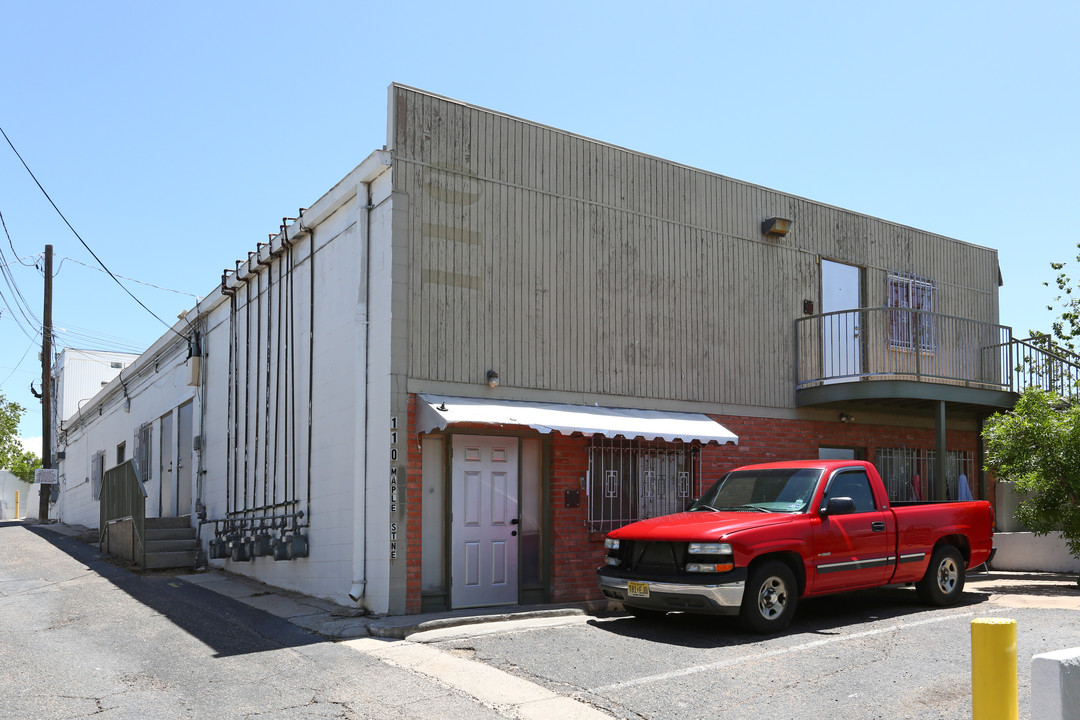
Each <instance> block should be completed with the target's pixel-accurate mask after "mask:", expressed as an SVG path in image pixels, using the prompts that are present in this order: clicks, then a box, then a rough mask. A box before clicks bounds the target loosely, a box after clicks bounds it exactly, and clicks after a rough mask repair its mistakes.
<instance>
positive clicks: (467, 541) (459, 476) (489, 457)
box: [450, 435, 520, 608]
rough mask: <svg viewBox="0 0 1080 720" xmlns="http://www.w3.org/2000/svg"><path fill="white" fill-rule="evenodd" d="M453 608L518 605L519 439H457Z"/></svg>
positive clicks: (453, 520)
mask: <svg viewBox="0 0 1080 720" xmlns="http://www.w3.org/2000/svg"><path fill="white" fill-rule="evenodd" d="M452 468H453V469H452V481H453V487H452V488H451V494H452V496H453V500H452V503H451V505H452V511H453V516H452V518H451V523H450V525H451V541H450V542H451V562H450V569H451V581H450V604H451V606H452V607H455V608H460V607H479V606H483V605H513V604H516V603H517V601H518V530H519V528H520V526H519V524H518V440H517V438H503V437H481V436H473V435H455V436H454V458H453V464H452Z"/></svg>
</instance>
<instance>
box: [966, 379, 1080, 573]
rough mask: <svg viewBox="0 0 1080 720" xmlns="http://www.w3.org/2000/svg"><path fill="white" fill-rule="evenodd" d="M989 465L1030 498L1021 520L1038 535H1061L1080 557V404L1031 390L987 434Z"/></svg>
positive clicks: (1021, 510) (995, 420) (1022, 505)
mask: <svg viewBox="0 0 1080 720" xmlns="http://www.w3.org/2000/svg"><path fill="white" fill-rule="evenodd" d="M983 440H984V441H985V442H986V466H987V470H989V471H991V472H993V473H994V474H995V475H996V476H997V477H998V478H999V479H1001V480H1009V481H1012V482H1014V483H1016V489H1017V490H1018V491H1020V492H1022V493H1024V492H1030V493H1031V496H1030V498H1029V499H1027V500H1025V501H1023V502H1022V503H1020V506H1019V507H1018V508H1017V511H1016V517H1017V518H1018V519H1019V520H1020V521H1021V522H1023V523H1024V524H1025V525H1027V526H1028V527H1029V528H1031V530H1032V531H1033V532H1034V533H1035V534H1036V535H1046V534H1047V533H1050V532H1054V531H1060V532H1061V534H1062V536H1063V537H1064V538H1065V540H1066V541H1067V542H1068V545H1069V552H1070V553H1072V555H1073V556H1074V557H1076V558H1080V405H1075V404H1071V403H1067V402H1065V401H1064V400H1062V399H1061V398H1059V397H1058V396H1056V395H1054V394H1053V393H1050V392H1047V391H1045V390H1039V389H1037V388H1029V389H1027V390H1025V391H1024V393H1023V394H1022V395H1021V396H1020V400H1019V401H1018V402H1017V403H1016V406H1015V407H1014V408H1013V409H1012V410H1010V411H1008V412H1004V413H997V414H996V415H994V416H993V417H991V418H990V419H989V420H988V421H987V422H986V426H985V428H984V430H983Z"/></svg>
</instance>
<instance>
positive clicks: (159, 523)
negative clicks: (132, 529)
mask: <svg viewBox="0 0 1080 720" xmlns="http://www.w3.org/2000/svg"><path fill="white" fill-rule="evenodd" d="M186 527H191V516H190V515H182V516H181V517H156V518H146V528H147V529H149V528H186Z"/></svg>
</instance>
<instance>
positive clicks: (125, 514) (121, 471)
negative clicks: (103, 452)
mask: <svg viewBox="0 0 1080 720" xmlns="http://www.w3.org/2000/svg"><path fill="white" fill-rule="evenodd" d="M99 497H100V500H101V502H100V510H99V519H100V524H99V525H98V528H99V531H98V532H99V536H98V539H99V542H101V541H104V539H105V537H107V535H108V533H107V528H108V527H109V526H111V525H115V524H116V523H118V522H121V521H124V520H130V521H131V527H132V544H131V547H132V555H133V557H132V558H131V560H132V562H137V561H138V560H141V563H140V564H141V566H142V567H146V543H145V542H144V540H143V537H144V536H145V535H146V487H145V485H144V484H143V481H142V477H141V475H140V473H139V468H138V465H136V463H135V462H134V461H133V460H126V461H124V462H122V463H120V464H119V465H117V466H116V467H114V468H110V469H108V470H106V471H105V473H104V475H103V477H102V480H101V493H100V496H99Z"/></svg>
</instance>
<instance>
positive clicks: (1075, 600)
mask: <svg viewBox="0 0 1080 720" xmlns="http://www.w3.org/2000/svg"><path fill="white" fill-rule="evenodd" d="M39 527H41V528H44V529H47V530H50V531H53V532H57V533H60V534H63V535H67V536H69V537H76V538H80V539H83V540H85V541H88V542H93V541H95V540H96V533H93V532H92V531H89V530H88V529H87V528H83V527H78V526H68V525H64V524H62V523H52V524H45V525H39ZM176 577H177V578H179V579H180V580H183V581H185V582H189V583H191V584H193V585H198V586H200V587H204V588H206V589H207V590H211V591H213V592H216V593H219V594H221V595H224V596H226V597H230V598H233V599H234V600H237V601H239V602H242V603H244V604H246V605H250V606H252V607H255V608H258V609H260V610H264V611H266V612H268V613H270V614H271V615H275V616H277V617H279V618H283V619H285V620H288V621H289V622H291V623H293V624H294V625H298V626H300V627H302V628H305V629H307V630H310V631H311V632H314V633H316V634H318V635H321V636H323V637H326V638H330V639H333V640H348V639H353V638H361V637H377V638H396V639H402V638H406V637H410V636H414V635H417V634H419V633H432V634H434V633H435V631H446V630H447V629H448V628H453V627H458V626H462V625H476V624H480V623H495V622H506V621H511V620H532V621H537V620H542V621H549V622H551V623H558V622H560V620H559V618H562V619H564V621H565V622H582V621H583V620H584V618H585V617H586V616H589V615H591V614H595V613H596V611H597V609H598V608H601V607H605V606H606V603H603V602H602V603H581V604H573V605H534V606H513V607H500V608H492V609H483V608H481V609H470V610H454V611H449V612H438V613H423V614H419V615H395V616H382V617H371V616H365V615H363V614H361V613H360V612H359V611H357V610H355V609H350V608H347V607H342V606H340V605H336V604H334V603H332V602H330V601H329V600H324V599H322V598H316V597H310V596H307V595H302V594H300V593H296V592H291V591H289V590H284V589H282V588H276V587H273V586H270V585H266V584H265V583H262V582H259V581H258V580H253V579H251V578H248V577H244V576H243V575H237V574H235V573H230V572H228V571H226V570H218V569H209V570H206V571H201V572H193V573H183V574H177V575H176ZM964 590H965V592H967V593H978V594H981V595H986V596H988V599H987V601H988V602H990V603H993V604H996V605H1003V606H1006V607H1043V608H1060V609H1069V610H1080V587H1078V586H1077V579H1076V575H1074V574H1061V573H1039V572H1009V571H991V572H988V573H987V572H973V573H971V574H969V576H968V578H967V583H966V586H965V589H964Z"/></svg>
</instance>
